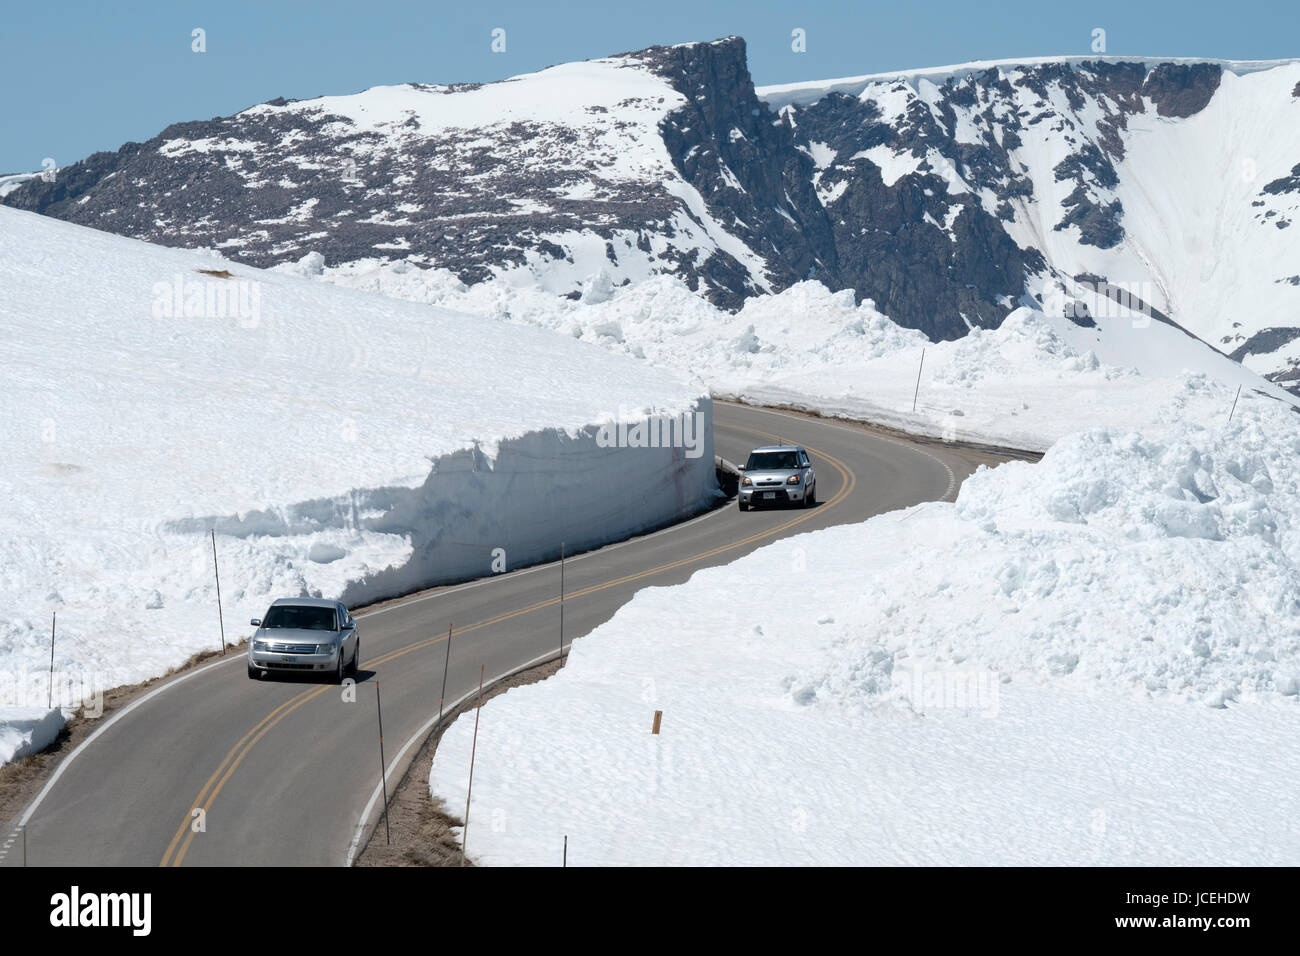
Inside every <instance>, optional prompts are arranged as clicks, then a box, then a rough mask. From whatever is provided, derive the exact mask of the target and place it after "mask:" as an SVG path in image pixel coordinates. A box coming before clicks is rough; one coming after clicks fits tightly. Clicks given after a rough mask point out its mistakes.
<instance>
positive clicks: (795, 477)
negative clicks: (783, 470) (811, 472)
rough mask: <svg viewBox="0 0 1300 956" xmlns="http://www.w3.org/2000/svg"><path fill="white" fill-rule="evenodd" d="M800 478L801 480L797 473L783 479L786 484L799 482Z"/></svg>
mask: <svg viewBox="0 0 1300 956" xmlns="http://www.w3.org/2000/svg"><path fill="white" fill-rule="evenodd" d="M802 480H803V479H802V478H800V476H799V475H791V476H790V477H789V478H787V479H786V480H785V483H786V484H787V485H797V484H799V482H800V481H802Z"/></svg>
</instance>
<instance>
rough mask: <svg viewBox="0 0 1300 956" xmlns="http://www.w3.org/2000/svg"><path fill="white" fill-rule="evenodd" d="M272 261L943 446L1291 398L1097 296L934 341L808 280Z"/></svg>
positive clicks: (1190, 416)
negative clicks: (547, 279) (701, 283)
mask: <svg viewBox="0 0 1300 956" xmlns="http://www.w3.org/2000/svg"><path fill="white" fill-rule="evenodd" d="M276 268H277V269H278V270H283V271H286V272H291V273H295V274H303V275H315V276H318V277H320V278H322V279H324V280H325V281H328V282H332V283H335V284H338V285H343V286H346V287H349V288H355V289H359V290H365V291H370V292H379V293H382V294H385V295H388V296H391V297H393V298H398V299H406V300H410V301H416V302H424V303H427V304H431V305H437V306H441V307H444V308H454V309H457V310H459V311H464V312H471V313H474V314H478V315H483V316H487V317H495V318H501V319H509V320H512V321H515V322H518V323H521V324H526V325H534V326H540V327H542V328H548V329H554V330H556V331H560V332H565V333H567V334H569V335H571V336H573V337H574V338H576V339H578V340H580V341H584V342H591V343H594V344H597V345H601V346H603V347H604V348H606V349H608V350H609V351H613V352H617V353H622V354H625V355H630V356H632V357H634V358H640V359H645V360H646V361H648V362H650V363H651V364H654V365H659V366H664V367H668V368H673V369H676V370H678V371H679V372H680V373H681V374H683V375H687V376H691V377H693V378H698V379H700V380H702V381H703V382H705V383H707V384H708V386H709V388H710V389H711V390H712V391H713V393H714V395H716V396H718V397H722V398H739V399H741V400H743V401H747V402H752V403H755V404H765V405H787V406H791V407H795V408H801V409H806V410H810V411H816V412H819V413H821V414H825V415H833V416H840V417H845V418H853V419H858V420H867V421H872V422H876V423H879V424H883V425H889V426H892V427H896V428H900V429H903V430H905V431H908V432H911V433H913V434H920V435H928V436H933V437H936V438H944V439H946V440H956V441H977V442H987V443H991V444H998V445H1007V446H1011V447H1015V448H1024V449H1030V450H1044V449H1046V448H1047V447H1048V446H1050V445H1051V444H1052V442H1054V441H1055V440H1056V439H1058V438H1060V437H1061V436H1063V435H1066V434H1068V433H1070V432H1072V431H1076V430H1078V429H1080V428H1084V427H1087V426H1090V425H1096V424H1113V425H1118V426H1126V427H1156V426H1159V427H1163V426H1164V425H1166V424H1169V423H1174V422H1178V421H1186V420H1191V421H1199V422H1211V421H1221V420H1223V419H1226V418H1227V416H1228V415H1229V413H1230V411H1231V406H1232V397H1233V396H1232V394H1229V395H1228V398H1227V402H1226V403H1223V402H1222V401H1221V398H1220V397H1219V396H1218V393H1217V391H1214V390H1208V389H1198V388H1192V389H1188V388H1185V387H1184V383H1185V381H1187V380H1188V377H1189V376H1190V378H1191V379H1194V380H1197V381H1200V380H1207V381H1210V382H1219V383H1223V384H1225V385H1228V386H1230V387H1231V388H1232V389H1233V390H1234V391H1235V389H1236V387H1237V386H1241V387H1242V388H1244V389H1246V390H1253V391H1257V392H1258V393H1260V394H1263V395H1268V396H1271V397H1273V398H1275V399H1277V400H1278V401H1279V402H1280V403H1284V404H1287V405H1293V404H1296V403H1297V399H1296V397H1295V396H1294V395H1292V394H1291V393H1289V392H1287V391H1286V390H1284V389H1283V388H1281V387H1280V386H1278V385H1275V384H1273V383H1271V382H1268V381H1266V380H1265V379H1263V378H1262V377H1260V376H1259V375H1257V374H1256V373H1254V372H1252V371H1250V370H1248V369H1246V368H1243V367H1242V366H1241V365H1239V364H1238V363H1237V362H1234V361H1233V360H1232V359H1230V358H1228V357H1226V356H1224V355H1222V354H1221V353H1219V352H1216V351H1214V349H1212V348H1210V347H1209V346H1208V345H1206V344H1205V343H1203V342H1200V341H1198V340H1197V339H1195V338H1193V337H1192V336H1190V335H1187V334H1186V333H1184V332H1183V331H1181V330H1179V329H1177V328H1175V327H1173V326H1171V325H1168V324H1166V323H1163V322H1160V321H1158V320H1156V319H1153V318H1152V317H1151V316H1150V315H1149V314H1144V313H1142V312H1141V311H1139V310H1135V309H1133V308H1126V307H1123V306H1121V305H1118V304H1115V303H1103V302H1100V301H1098V299H1099V298H1101V297H1095V296H1094V297H1092V298H1091V299H1088V300H1087V301H1085V302H1084V304H1085V305H1089V306H1090V310H1091V311H1090V314H1091V315H1092V316H1093V318H1092V319H1091V321H1090V324H1086V325H1084V324H1079V323H1077V322H1074V321H1071V320H1070V319H1068V318H1064V317H1061V316H1049V315H1047V314H1045V313H1043V312H1041V311H1039V310H1037V309H1036V308H1032V307H1027V306H1022V307H1020V308H1018V309H1016V310H1015V311H1013V312H1012V313H1011V314H1010V315H1009V316H1008V317H1007V318H1006V320H1005V321H1004V322H1003V323H1002V325H1001V326H1000V327H999V328H997V329H980V328H972V329H971V330H970V331H969V333H968V334H967V335H966V336H965V337H963V338H961V339H957V340H955V341H951V342H939V343H933V342H930V341H929V340H928V339H927V338H926V337H925V336H924V335H923V334H922V333H921V332H918V331H916V330H914V329H907V328H903V327H901V326H899V325H897V324H895V323H894V322H892V321H890V320H889V318H887V317H886V316H884V315H883V314H881V312H880V311H879V310H878V309H877V308H876V307H875V305H874V304H873V303H872V302H871V300H869V299H868V300H866V301H864V302H862V303H860V304H859V303H856V302H855V301H854V296H853V293H852V292H851V291H848V290H844V291H840V292H831V291H830V290H828V289H827V288H826V287H825V286H823V285H822V284H821V283H820V282H815V281H809V282H800V283H797V284H795V285H794V286H791V287H790V288H789V289H786V290H785V291H783V292H781V293H779V294H777V295H770V296H755V297H753V298H750V299H748V300H747V301H746V303H745V305H744V307H743V308H742V309H740V311H738V312H735V313H730V312H726V311H723V310H721V309H718V308H716V307H714V306H713V305H711V304H709V303H708V302H707V301H705V300H704V299H702V298H701V297H700V296H698V295H696V294H695V293H692V292H691V291H690V290H689V289H688V288H687V287H686V286H685V285H684V284H683V283H682V282H681V281H680V280H678V279H676V278H673V277H668V276H660V277H657V278H654V279H650V280H648V281H645V282H639V283H631V284H628V285H626V286H614V285H612V283H611V281H610V277H609V275H608V274H606V273H597V274H596V275H594V276H593V277H592V278H591V280H590V281H589V282H588V283H587V286H586V287H585V290H584V293H583V295H582V297H581V298H580V299H579V300H577V301H574V300H571V299H567V298H563V297H560V296H557V295H554V294H551V293H548V292H546V291H544V290H541V289H535V288H520V287H516V286H514V285H511V284H509V283H504V282H496V281H494V282H483V283H479V284H476V285H466V284H464V283H462V282H461V281H460V280H459V279H457V278H456V277H455V276H453V275H452V274H451V273H449V272H447V271H446V270H428V269H420V268H418V267H416V266H415V265H414V264H412V263H410V262H405V261H403V262H397V263H388V264H381V263H376V262H373V261H372V262H366V263H360V264H354V265H351V266H345V267H340V268H335V269H326V268H324V267H323V260H322V259H321V257H319V256H309V257H307V258H305V259H304V260H303V261H302V262H299V263H295V264H291V265H284V266H278V267H276ZM1028 301H1032V300H1028ZM922 351H924V358H923V357H922ZM918 372H919V373H920V381H919V386H920V387H919V391H918V389H917V386H918V381H917V378H918ZM914 399H915V408H913V402H914Z"/></svg>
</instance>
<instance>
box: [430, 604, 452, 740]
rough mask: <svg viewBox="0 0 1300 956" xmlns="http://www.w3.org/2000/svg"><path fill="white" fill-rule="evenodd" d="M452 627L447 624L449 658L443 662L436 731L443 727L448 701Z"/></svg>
mask: <svg viewBox="0 0 1300 956" xmlns="http://www.w3.org/2000/svg"><path fill="white" fill-rule="evenodd" d="M451 628H452V625H451V624H448V625H447V659H446V660H445V661H444V662H443V664H442V696H441V697H440V698H439V699H438V726H437V727H435V728H434V733H437V732H438V730H440V729H441V728H442V705H443V704H444V703H446V701H447V668H448V667H450V666H451Z"/></svg>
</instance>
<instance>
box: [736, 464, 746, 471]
mask: <svg viewBox="0 0 1300 956" xmlns="http://www.w3.org/2000/svg"><path fill="white" fill-rule="evenodd" d="M744 470H745V466H744V465H737V466H736V471H744Z"/></svg>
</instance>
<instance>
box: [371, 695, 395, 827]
mask: <svg viewBox="0 0 1300 956" xmlns="http://www.w3.org/2000/svg"><path fill="white" fill-rule="evenodd" d="M375 707H376V708H377V709H378V711H379V779H380V781H381V782H382V783H383V787H384V842H385V843H387V844H389V845H390V846H391V845H392V842H393V832H392V830H391V829H390V828H389V826H388V769H387V765H386V764H385V763H384V705H383V703H381V702H380V699H379V681H375Z"/></svg>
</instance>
